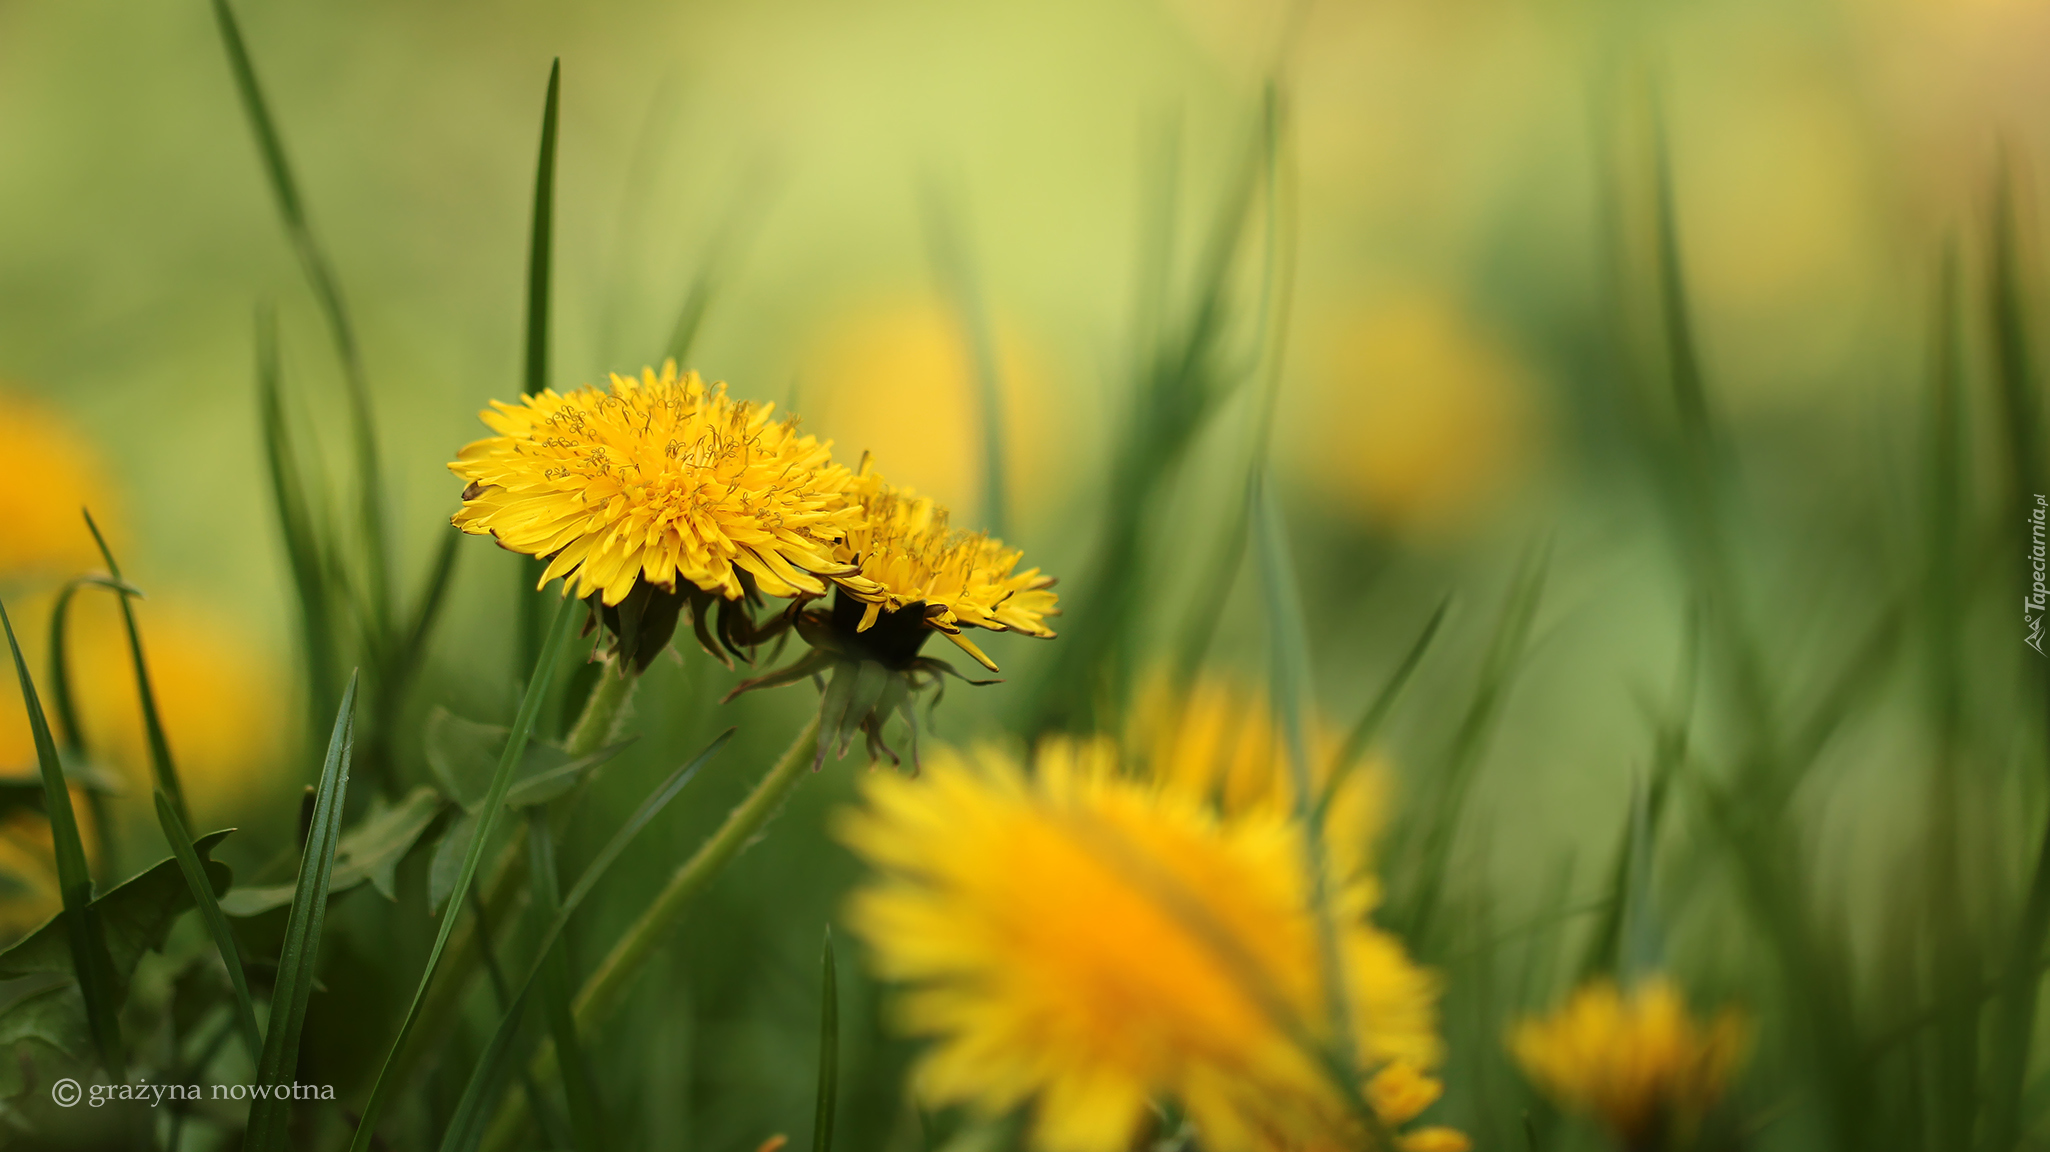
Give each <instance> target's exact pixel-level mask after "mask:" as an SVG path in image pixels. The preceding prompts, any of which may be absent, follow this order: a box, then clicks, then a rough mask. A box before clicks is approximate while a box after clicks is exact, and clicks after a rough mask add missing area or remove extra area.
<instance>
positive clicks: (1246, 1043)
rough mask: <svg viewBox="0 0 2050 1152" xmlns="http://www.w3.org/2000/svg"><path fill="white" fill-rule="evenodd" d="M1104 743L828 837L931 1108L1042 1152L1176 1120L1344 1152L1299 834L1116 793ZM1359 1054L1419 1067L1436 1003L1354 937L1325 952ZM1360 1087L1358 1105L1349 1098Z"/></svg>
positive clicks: (1250, 1145)
mask: <svg viewBox="0 0 2050 1152" xmlns="http://www.w3.org/2000/svg"><path fill="white" fill-rule="evenodd" d="M1118 759H1119V758H1118V755H1117V753H1116V751H1115V750H1114V747H1113V746H1112V745H1111V744H1109V743H1108V742H1104V741H1097V742H1091V743H1079V744H1078V743H1070V742H1065V741H1051V742H1049V743H1047V744H1045V745H1043V746H1042V747H1041V749H1040V751H1039V753H1038V755H1037V757H1036V758H1035V763H1034V768H1033V771H1032V772H1031V773H1030V774H1029V775H1028V774H1027V773H1026V771H1025V770H1024V769H1023V767H1022V766H1021V765H1020V764H1019V763H1018V762H1017V761H1016V760H1015V759H1014V758H1012V757H1010V756H1009V755H1007V754H1005V753H1003V752H1001V751H998V750H995V749H991V748H980V749H976V750H974V751H972V752H968V753H959V752H946V753H942V754H940V755H937V756H935V757H933V758H932V763H930V764H929V765H928V766H927V770H926V771H925V772H924V773H923V775H922V776H920V777H918V778H906V777H902V776H898V775H896V774H892V773H879V774H876V775H873V776H870V777H868V778H867V779H866V780H865V781H864V784H863V792H864V796H865V799H866V801H867V803H866V805H865V807H863V808H862V809H860V810H857V811H855V812H852V813H847V814H843V817H842V819H841V820H840V822H839V824H838V829H837V830H838V833H839V835H840V837H841V838H842V839H843V840H844V841H845V842H846V843H847V844H849V845H850V846H851V847H852V848H853V849H854V850H855V851H856V852H857V853H859V854H860V855H861V856H863V857H864V858H865V859H866V860H867V861H868V862H869V863H870V864H871V865H872V866H873V867H875V868H876V869H877V871H878V872H879V873H880V876H879V878H878V879H876V880H874V881H872V882H871V883H870V884H868V885H867V886H865V887H863V888H862V889H860V890H858V891H857V892H856V894H855V895H854V897H853V899H852V902H851V904H850V906H849V909H848V919H849V922H850V924H851V925H852V926H853V928H854V929H855V931H856V932H857V933H859V934H860V935H861V936H862V937H863V938H864V939H865V940H866V941H867V942H868V943H869V945H870V947H871V949H872V952H873V955H874V957H875V961H876V964H877V967H878V969H879V970H880V972H881V974H882V975H883V976H884V977H886V978H888V979H890V980H893V981H898V982H901V983H903V984H904V985H906V986H907V987H906V989H905V990H904V992H903V995H902V998H901V1000H900V1001H899V1002H898V1005H897V1007H898V1009H899V1018H900V1020H901V1022H902V1024H903V1025H904V1026H905V1027H906V1028H907V1029H908V1030H910V1031H912V1032H914V1033H917V1034H920V1035H923V1036H926V1037H929V1038H931V1039H932V1041H933V1042H934V1043H933V1047H932V1048H931V1049H930V1050H929V1051H928V1052H927V1054H926V1056H925V1057H924V1059H923V1061H922V1063H921V1064H920V1066H919V1069H918V1071H917V1074H916V1082H917V1085H918V1087H919V1090H920V1091H921V1093H922V1094H923V1095H924V1097H925V1098H926V1099H927V1100H928V1101H930V1102H932V1103H934V1104H969V1105H972V1106H975V1107H977V1108H979V1109H981V1110H983V1111H985V1112H988V1113H1000V1112H1003V1111H1005V1110H1008V1109H1010V1108H1013V1107H1016V1106H1018V1105H1020V1104H1023V1103H1025V1102H1027V1101H1028V1100H1029V1101H1032V1102H1033V1103H1034V1115H1035V1123H1034V1130H1033V1134H1034V1143H1035V1145H1036V1146H1037V1147H1039V1148H1042V1149H1047V1150H1049V1152H1121V1150H1123V1149H1126V1148H1129V1147H1131V1146H1132V1142H1133V1140H1134V1139H1135V1137H1136V1136H1137V1135H1138V1134H1139V1132H1140V1130H1141V1128H1142V1126H1143V1125H1144V1124H1145V1123H1146V1122H1147V1117H1148V1114H1149V1113H1148V1105H1149V1103H1151V1102H1153V1101H1155V1100H1158V1099H1161V1098H1172V1099H1174V1100H1176V1101H1178V1102H1180V1104H1181V1105H1182V1106H1183V1107H1184V1108H1185V1109H1186V1110H1187V1112H1188V1115H1189V1116H1190V1118H1191V1119H1192V1120H1193V1121H1194V1122H1195V1123H1196V1125H1197V1126H1198V1128H1199V1130H1200V1132H1201V1140H1202V1143H1203V1145H1204V1147H1205V1148H1208V1149H1213V1150H1215V1152H1269V1150H1272V1152H1280V1150H1284V1149H1288V1150H1297V1149H1310V1148H1327V1147H1329V1148H1336V1147H1343V1146H1355V1147H1356V1146H1358V1145H1359V1144H1360V1143H1361V1141H1362V1137H1363V1135H1364V1133H1363V1132H1362V1131H1361V1129H1360V1126H1359V1125H1358V1124H1357V1123H1356V1122H1355V1120H1354V1118H1353V1116H1352V1113H1351V1112H1350V1111H1349V1110H1348V1108H1347V1106H1346V1104H1345V1094H1344V1093H1342V1092H1340V1091H1338V1090H1337V1089H1336V1088H1335V1087H1334V1086H1333V1085H1332V1084H1331V1082H1330V1080H1329V1079H1328V1074H1327V1072H1326V1071H1325V1067H1326V1066H1325V1065H1324V1064H1322V1063H1321V1062H1320V1058H1319V1057H1318V1056H1317V1055H1316V1054H1315V1053H1314V1052H1313V1051H1311V1050H1310V1049H1311V1048H1312V1047H1314V1046H1316V1045H1320V1044H1325V1043H1328V1040H1329V1037H1328V1027H1327V1026H1326V1025H1325V1024H1323V1023H1320V1021H1323V1020H1325V1003H1326V997H1325V989H1324V976H1323V965H1322V962H1321V959H1320V956H1321V952H1320V948H1319V943H1318V928H1317V917H1316V913H1315V911H1314V909H1312V908H1311V907H1310V906H1309V904H1308V901H1309V898H1310V897H1309V886H1308V885H1307V884H1306V883H1305V882H1304V876H1303V871H1302V867H1301V864H1302V859H1303V857H1302V842H1301V827H1300V825H1299V824H1297V823H1295V822H1293V821H1291V820H1288V819H1285V818H1283V817H1281V816H1279V815H1278V814H1275V813H1273V812H1270V811H1264V810H1256V811H1250V812H1247V813H1244V814H1242V815H1239V816H1236V817H1232V818H1229V819H1220V818H1219V817H1218V816H1217V815H1216V813H1215V811H1214V810H1213V809H1211V808H1209V807H1208V806H1206V805H1205V804H1203V803H1201V802H1199V801H1197V800H1196V799H1194V798H1193V797H1191V796H1189V795H1187V794H1186V793H1185V792H1183V791H1181V790H1179V789H1175V788H1165V787H1161V786H1159V785H1157V784H1154V783H1152V782H1149V781H1146V780H1142V779H1137V778H1135V777H1134V776H1132V775H1130V774H1128V773H1125V772H1123V771H1121V768H1120V765H1119V763H1118ZM1339 945H1340V955H1341V957H1342V962H1343V967H1344V985H1345V991H1346V999H1347V1002H1348V1004H1349V1006H1350V1010H1351V1015H1352V1019H1351V1021H1350V1025H1351V1028H1352V1031H1353V1036H1352V1037H1351V1039H1352V1043H1353V1047H1354V1049H1355V1050H1356V1051H1357V1052H1358V1053H1359V1055H1360V1057H1361V1059H1362V1060H1363V1061H1364V1062H1366V1063H1367V1064H1368V1065H1369V1066H1370V1067H1380V1066H1382V1065H1391V1066H1392V1064H1393V1063H1394V1062H1403V1063H1406V1064H1407V1065H1408V1066H1410V1067H1412V1068H1416V1069H1423V1068H1428V1067H1431V1066H1433V1065H1434V1064H1435V1063H1436V1062H1437V1060H1438V1058H1439V1054H1440V1042H1439V1038H1438V1034H1437V1020H1436V1000H1437V981H1436V979H1435V977H1434V976H1432V975H1431V974H1430V973H1428V972H1426V971H1424V970H1423V969H1420V968H1418V967H1417V966H1416V965H1415V964H1414V963H1413V962H1412V961H1411V960H1410V959H1409V957H1408V956H1407V955H1406V954H1405V952H1404V951H1403V949H1402V946H1401V945H1400V944H1399V943H1398V942H1397V941H1395V940H1394V939H1393V938H1391V937H1389V936H1388V935H1386V934H1385V933H1382V932H1379V931H1377V930H1376V929H1374V928H1373V927H1372V926H1371V925H1369V924H1368V923H1367V922H1366V921H1365V920H1364V919H1362V918H1358V917H1345V918H1343V922H1342V924H1341V930H1340V941H1339ZM1362 1087H1364V1085H1362Z"/></svg>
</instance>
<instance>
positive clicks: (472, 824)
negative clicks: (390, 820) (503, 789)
mask: <svg viewBox="0 0 2050 1152" xmlns="http://www.w3.org/2000/svg"><path fill="white" fill-rule="evenodd" d="M476 836H477V814H476V813H474V812H464V813H462V814H461V815H459V816H457V817H456V818H455V819H454V820H451V821H450V822H449V826H448V830H447V831H445V832H443V833H442V834H441V840H440V842H439V843H437V844H435V846H434V856H433V858H432V859H431V860H430V861H429V863H428V866H427V911H428V914H430V915H432V914H434V913H437V912H440V911H441V909H442V906H443V905H445V904H446V903H448V894H449V893H451V892H453V891H455V890H456V878H457V877H459V876H461V875H462V873H463V861H464V860H465V859H466V858H467V857H468V856H469V854H470V841H471V840H474V839H476Z"/></svg>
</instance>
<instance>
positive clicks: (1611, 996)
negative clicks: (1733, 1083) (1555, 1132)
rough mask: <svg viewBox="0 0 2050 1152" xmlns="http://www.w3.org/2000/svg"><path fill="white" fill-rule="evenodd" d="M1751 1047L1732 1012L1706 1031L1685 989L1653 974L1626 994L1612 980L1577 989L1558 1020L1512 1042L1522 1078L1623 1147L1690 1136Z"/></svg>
mask: <svg viewBox="0 0 2050 1152" xmlns="http://www.w3.org/2000/svg"><path fill="white" fill-rule="evenodd" d="M1748 1043H1749V1028H1748V1027H1747V1026H1746V1024H1745V1022H1744V1020H1743V1018H1742V1017H1741V1016H1740V1015H1739V1014H1738V1013H1737V1012H1736V1011H1734V1010H1732V1009H1724V1010H1723V1011H1721V1012H1719V1013H1717V1014H1716V1017H1715V1018H1714V1019H1713V1020H1711V1021H1709V1022H1707V1023H1706V1024H1705V1025H1704V1024H1700V1023H1697V1022H1696V1021H1695V1019H1694V1017H1693V1016H1692V1015H1690V1014H1689V1013H1688V1011H1687V1002H1686V1000H1685V999H1684V998H1682V997H1681V995H1680V991H1679V989H1678V988H1675V987H1674V986H1673V984H1672V982H1671V981H1669V980H1667V979H1665V978H1664V977H1654V978H1652V979H1649V980H1646V981H1644V982H1643V983H1640V984H1638V985H1636V986H1635V987H1633V988H1631V989H1630V990H1629V991H1628V992H1627V993H1626V992H1623V991H1619V990H1618V989H1617V987H1616V985H1615V984H1614V983H1613V982H1610V981H1606V980H1604V981H1600V982H1597V983H1594V984H1590V985H1588V986H1586V987H1583V988H1581V989H1580V990H1579V991H1577V992H1575V993H1574V994H1573V996H1572V998H1571V999H1569V1000H1568V1001H1567V1002H1566V1004H1565V1006H1564V1007H1562V1008H1560V1009H1559V1010H1558V1011H1557V1012H1555V1013H1553V1014H1552V1015H1551V1016H1549V1017H1546V1018H1544V1019H1540V1020H1527V1021H1524V1022H1523V1023H1521V1024H1519V1025H1517V1026H1516V1028H1515V1029H1514V1030H1513V1031H1512V1032H1511V1034H1510V1038H1509V1047H1510V1051H1511V1052H1512V1053H1513V1054H1514V1055H1515V1057H1516V1061H1517V1063H1518V1064H1520V1065H1522V1067H1523V1071H1524V1074H1525V1075H1526V1076H1528V1077H1530V1079H1531V1082H1532V1083H1534V1084H1536V1085H1537V1086H1538V1087H1539V1088H1540V1089H1542V1090H1543V1091H1544V1092H1545V1094H1546V1095H1548V1096H1550V1097H1552V1098H1553V1099H1554V1100H1556V1101H1557V1102H1558V1103H1559V1104H1560V1105H1561V1106H1562V1107H1565V1108H1567V1109H1569V1110H1571V1111H1574V1112H1578V1113H1581V1114H1583V1115H1586V1116H1589V1117H1592V1118H1594V1119H1595V1120H1598V1121H1600V1122H1601V1124H1602V1125H1603V1126H1604V1127H1606V1128H1607V1129H1608V1130H1609V1132H1610V1134H1611V1135H1612V1136H1614V1137H1615V1139H1616V1141H1617V1143H1619V1144H1621V1145H1622V1146H1623V1147H1624V1148H1627V1149H1632V1150H1637V1149H1654V1148H1664V1147H1670V1146H1672V1145H1671V1143H1670V1142H1671V1141H1674V1140H1684V1139H1685V1138H1686V1136H1687V1134H1688V1133H1689V1132H1690V1130H1691V1129H1692V1128H1693V1126H1694V1125H1695V1124H1697V1123H1698V1122H1699V1121H1700V1119H1701V1117H1702V1116H1703V1115H1704V1114H1706V1113H1707V1112H1708V1110H1709V1109H1710V1108H1712V1107H1714V1105H1715V1103H1716V1102H1717V1101H1718V1100H1720V1099H1721V1098H1722V1095H1723V1093H1724V1091H1725V1090H1726V1089H1727V1088H1728V1087H1729V1084H1730V1079H1731V1077H1732V1076H1733V1075H1734V1074H1735V1073H1736V1071H1737V1067H1738V1065H1739V1063H1740V1062H1741V1061H1742V1059H1743V1057H1744V1052H1745V1048H1746V1046H1747V1045H1748Z"/></svg>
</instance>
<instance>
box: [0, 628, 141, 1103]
mask: <svg viewBox="0 0 2050 1152" xmlns="http://www.w3.org/2000/svg"><path fill="white" fill-rule="evenodd" d="M0 626H4V627H5V628H6V631H7V647H8V650H9V651H10V652H11V653H12V654H13V656H14V675H15V678H16V679H17V680H18V681H19V683H20V685H21V700H22V706H23V707H24V708H25V709H27V711H28V726H29V732H30V734H31V735H32V736H33V737H34V739H35V745H36V763H37V765H38V766H39V767H40V768H41V770H42V774H43V805H44V809H45V811H46V812H47V813H48V814H49V818H50V844H51V848H52V852H53V854H54V855H55V856H56V858H57V882H58V883H59V884H61V885H62V886H63V898H64V922H65V925H66V933H67V935H68V936H69V942H70V945H71V964H72V970H73V971H74V972H76V973H77V974H78V987H79V991H80V993H81V994H82V995H83V996H84V999H85V1012H86V1023H87V1026H88V1028H89V1029H90V1030H91V1032H92V1036H93V1045H94V1047H96V1048H97V1049H98V1050H99V1054H100V1060H101V1061H102V1062H103V1063H105V1065H106V1067H107V1072H108V1074H109V1075H111V1076H112V1077H113V1078H114V1079H115V1080H116V1081H120V1080H124V1079H126V1078H127V1056H126V1052H125V1051H124V1049H123V1046H122V1043H121V1022H120V1011H121V1001H120V998H119V996H118V995H117V994H116V992H115V990H114V983H115V982H114V961H113V958H112V957H110V956H109V955H108V954H107V940H106V935H105V932H104V930H103V929H102V927H101V924H100V919H99V916H98V915H97V914H96V913H95V912H94V911H93V908H92V900H93V878H92V871H91V869H90V868H88V867H87V864H86V857H85V843H84V841H82V840H80V839H79V836H78V816H77V814H76V813H74V812H73V811H72V809H71V788H70V786H69V785H68V784H67V783H66V781H65V779H64V764H63V762H62V761H61V760H59V759H58V758H57V743H56V741H55V740H54V739H52V738H51V736H50V723H49V720H48V718H46V717H45V716H44V715H43V705H42V701H41V700H39V699H37V697H36V685H35V681H34V679H33V678H31V677H30V676H29V674H28V662H27V661H26V660H24V659H22V655H21V645H20V644H19V643H18V642H16V640H15V638H14V621H13V620H11V619H9V618H8V615H7V606H6V605H5V604H0Z"/></svg>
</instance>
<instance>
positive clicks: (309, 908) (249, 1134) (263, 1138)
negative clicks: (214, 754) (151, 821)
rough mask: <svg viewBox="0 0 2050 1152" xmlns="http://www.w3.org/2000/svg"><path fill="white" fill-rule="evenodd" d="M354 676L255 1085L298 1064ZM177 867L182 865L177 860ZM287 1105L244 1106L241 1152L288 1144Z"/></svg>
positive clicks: (321, 794)
mask: <svg viewBox="0 0 2050 1152" xmlns="http://www.w3.org/2000/svg"><path fill="white" fill-rule="evenodd" d="M356 679H357V678H356V676H355V675H353V674H352V675H351V676H350V677H349V684H348V687H346V688H344V689H343V690H342V706H341V709H340V710H339V711H338V712H336V714H335V727H334V732H333V734H332V735H331V736H329V737H328V745H327V758H326V760H325V761H324V762H323V763H322V764H321V766H320V787H319V788H318V789H317V790H316V791H315V792H314V797H313V825H312V827H311V828H310V829H309V830H308V833H307V836H306V848H305V851H304V853H303V854H302V855H301V856H300V858H299V881H298V884H297V887H296V889H295V891H294V892H293V894H292V909H291V911H290V912H289V913H288V914H287V915H286V917H285V942H284V946H283V948H282V949H281V950H280V951H279V953H278V974H277V981H276V983H275V984H274V985H273V986H272V988H271V999H270V1005H271V1007H270V1025H269V1028H268V1030H267V1031H266V1033H265V1035H264V1040H263V1057H262V1059H261V1060H259V1061H258V1062H257V1065H256V1083H258V1084H267V1085H273V1086H275V1085H278V1084H288V1083H290V1082H292V1080H293V1079H294V1077H295V1076H296V1075H297V1072H298V1067H299V1033H300V1029H301V1028H303V1027H304V1025H305V1023H306V1003H307V1001H308V999H309V998H311V997H312V995H313V983H314V980H315V977H316V974H317V973H318V971H319V965H320V936H321V929H322V928H323V927H324V926H325V925H326V922H327V893H328V887H329V882H330V881H331V880H332V879H333V878H334V868H335V845H336V844H337V843H339V842H340V840H341V837H342V815H343V810H344V808H345V807H346V802H347V800H348V795H349V761H350V759H351V758H352V757H353V756H354V754H355V745H356ZM180 864H181V866H182V864H183V860H182V859H181V860H180ZM291 1119H292V1101H291V1099H290V1098H289V1097H287V1098H285V1099H276V1098H273V1097H268V1096H266V1097H261V1098H259V1099H257V1100H255V1101H254V1102H252V1103H251V1104H250V1106H249V1127H248V1129H247V1131H245V1132H244V1133H243V1136H242V1148H243V1152H276V1150H279V1149H284V1148H288V1147H290V1145H291Z"/></svg>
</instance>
